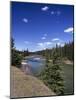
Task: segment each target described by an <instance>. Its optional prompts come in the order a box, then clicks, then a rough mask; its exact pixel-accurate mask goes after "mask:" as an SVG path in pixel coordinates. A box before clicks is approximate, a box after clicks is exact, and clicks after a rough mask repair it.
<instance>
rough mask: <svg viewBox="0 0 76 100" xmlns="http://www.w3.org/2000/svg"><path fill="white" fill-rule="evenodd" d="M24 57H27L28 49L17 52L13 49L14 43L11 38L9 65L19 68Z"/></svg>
mask: <svg viewBox="0 0 76 100" xmlns="http://www.w3.org/2000/svg"><path fill="white" fill-rule="evenodd" d="M25 56H29V51H28V49H27V50H26V51H25V50H23V51H19V50H17V49H16V48H15V41H14V39H13V38H11V65H14V66H16V67H21V61H22V60H23V59H24V57H25Z"/></svg>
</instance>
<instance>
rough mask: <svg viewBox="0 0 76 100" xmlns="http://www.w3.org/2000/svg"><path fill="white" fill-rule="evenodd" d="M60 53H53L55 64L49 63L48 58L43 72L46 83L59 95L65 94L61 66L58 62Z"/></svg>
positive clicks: (42, 76) (42, 75)
mask: <svg viewBox="0 0 76 100" xmlns="http://www.w3.org/2000/svg"><path fill="white" fill-rule="evenodd" d="M57 60H58V54H57V53H56V52H54V54H53V64H52V65H51V64H50V63H49V59H48V57H47V59H46V65H45V68H44V70H43V71H42V73H41V79H42V80H43V81H44V83H45V84H46V85H47V86H48V87H49V88H50V89H52V90H53V91H54V92H55V93H56V94H57V95H62V94H64V84H63V78H62V76H61V68H60V66H59V64H58V62H57Z"/></svg>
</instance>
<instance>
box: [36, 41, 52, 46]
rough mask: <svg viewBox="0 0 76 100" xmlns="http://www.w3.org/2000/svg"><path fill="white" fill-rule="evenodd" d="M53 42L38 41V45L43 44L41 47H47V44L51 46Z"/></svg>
mask: <svg viewBox="0 0 76 100" xmlns="http://www.w3.org/2000/svg"><path fill="white" fill-rule="evenodd" d="M51 44H52V42H49V41H48V42H43V43H37V45H38V46H41V47H46V46H49V45H51Z"/></svg>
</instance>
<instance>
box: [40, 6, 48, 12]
mask: <svg viewBox="0 0 76 100" xmlns="http://www.w3.org/2000/svg"><path fill="white" fill-rule="evenodd" d="M48 9H49V7H48V6H44V7H43V8H41V10H42V11H47V10H48Z"/></svg>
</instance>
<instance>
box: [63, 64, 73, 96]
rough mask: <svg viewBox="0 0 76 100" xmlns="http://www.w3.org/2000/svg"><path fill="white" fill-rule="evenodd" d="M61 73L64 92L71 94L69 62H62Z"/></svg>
mask: <svg viewBox="0 0 76 100" xmlns="http://www.w3.org/2000/svg"><path fill="white" fill-rule="evenodd" d="M62 65H63V67H62V71H63V73H62V75H63V77H64V87H65V89H64V94H65V95H68V94H73V89H74V88H73V83H74V82H73V81H74V80H73V74H74V72H73V65H70V64H62Z"/></svg>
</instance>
